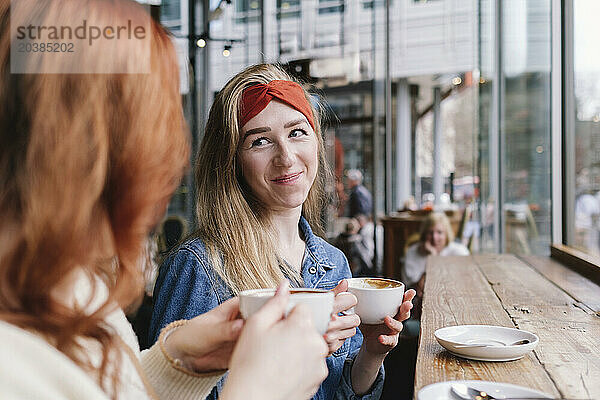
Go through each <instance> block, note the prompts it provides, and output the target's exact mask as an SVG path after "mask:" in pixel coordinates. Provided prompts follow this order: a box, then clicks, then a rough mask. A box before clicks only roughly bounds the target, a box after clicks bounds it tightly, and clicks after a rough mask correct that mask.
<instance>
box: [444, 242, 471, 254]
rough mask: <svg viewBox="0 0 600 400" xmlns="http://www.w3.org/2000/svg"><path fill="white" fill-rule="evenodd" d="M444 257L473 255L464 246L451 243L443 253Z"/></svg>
mask: <svg viewBox="0 0 600 400" xmlns="http://www.w3.org/2000/svg"><path fill="white" fill-rule="evenodd" d="M443 253H444V254H442V255H444V256H468V255H469V254H471V253H470V252H469V249H467V247H466V246H465V245H464V244H462V243H458V242H452V243H450V244H449V245H448V246H447V247H446V248H445V249H444V251H443Z"/></svg>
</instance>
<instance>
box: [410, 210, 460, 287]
mask: <svg viewBox="0 0 600 400" xmlns="http://www.w3.org/2000/svg"><path fill="white" fill-rule="evenodd" d="M469 254H470V253H469V250H468V249H467V248H466V247H465V246H464V245H463V244H461V243H457V242H455V241H454V231H453V230H452V226H451V225H450V221H449V220H448V217H446V214H444V213H431V214H429V215H428V216H427V218H426V219H425V220H424V221H423V223H422V224H421V230H420V233H419V241H418V242H417V243H415V244H413V245H412V246H410V247H409V248H408V250H407V251H406V258H405V260H404V268H402V281H403V282H404V284H405V285H406V287H412V288H415V289H416V290H417V297H418V298H421V297H422V296H423V287H424V285H425V263H426V261H427V257H428V256H467V255H469Z"/></svg>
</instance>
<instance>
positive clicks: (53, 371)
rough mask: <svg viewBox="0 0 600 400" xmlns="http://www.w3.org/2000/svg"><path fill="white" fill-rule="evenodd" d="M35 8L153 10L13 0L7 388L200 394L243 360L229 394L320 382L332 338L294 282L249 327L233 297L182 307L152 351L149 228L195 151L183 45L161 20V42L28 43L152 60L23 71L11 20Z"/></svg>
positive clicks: (4, 11)
mask: <svg viewBox="0 0 600 400" xmlns="http://www.w3.org/2000/svg"><path fill="white" fill-rule="evenodd" d="M32 18H33V22H36V23H40V25H41V26H50V27H52V26H73V25H76V24H79V23H81V21H82V20H83V21H84V22H85V21H87V22H88V23H89V25H90V26H126V25H127V24H128V23H129V24H131V25H133V26H140V25H143V24H145V23H146V22H149V21H151V19H150V16H149V15H148V14H147V13H146V12H145V11H144V9H143V8H142V6H140V5H139V4H137V3H135V2H133V1H120V0H112V1H106V0H87V1H83V0H78V1H62V0H19V1H13V2H9V1H8V0H1V1H0V21H1V22H0V104H2V107H1V108H0V219H1V220H2V223H1V224H0V392H1V394H0V397H2V398H3V399H52V400H65V399H72V400H75V399H86V400H107V399H109V398H112V399H119V400H127V399H131V400H133V399H135V400H138V399H142V400H145V399H150V398H152V399H156V398H157V397H160V398H164V399H178V400H179V399H188V398H194V399H201V398H204V397H205V396H206V395H207V394H208V393H209V392H210V390H211V389H212V387H213V385H214V384H215V383H216V382H217V381H218V380H219V379H220V378H221V377H222V376H223V374H224V371H223V370H224V369H226V368H228V367H229V368H230V373H229V379H228V381H227V384H226V385H225V389H224V392H223V393H224V398H227V399H246V398H256V399H258V398H260V399H263V398H267V399H282V400H283V399H286V400H287V399H289V398H293V399H306V398H307V397H309V396H311V395H312V394H313V393H315V392H316V390H317V388H318V386H319V384H320V383H321V381H322V380H323V379H324V378H325V376H326V372H327V368H326V364H325V357H326V355H327V346H326V344H325V341H324V340H323V338H322V337H320V335H319V334H318V333H317V331H316V330H315V328H314V327H313V326H312V324H311V322H310V315H309V311H308V310H306V309H303V308H298V307H297V308H295V309H294V310H292V313H291V314H290V315H289V316H288V317H287V318H283V315H284V312H285V309H286V305H287V291H286V289H285V287H281V288H280V290H279V292H278V295H276V296H275V297H274V299H273V300H271V301H270V302H269V303H267V305H266V306H265V307H263V309H261V311H260V312H259V313H261V314H262V315H259V316H258V317H257V319H252V318H251V319H249V320H248V321H247V322H246V323H245V327H244V328H243V329H242V326H243V325H244V321H242V320H241V319H238V317H237V315H238V313H239V307H238V300H237V299H232V300H230V301H228V302H225V303H223V304H222V305H221V306H220V307H218V308H215V309H214V310H212V311H211V312H209V313H206V314H204V315H201V316H199V317H197V318H194V319H192V320H189V321H178V322H176V323H175V324H173V325H171V326H170V327H168V328H166V329H165V330H163V333H162V334H161V339H160V340H159V343H157V344H156V345H154V346H153V347H152V348H151V349H149V350H147V351H145V352H143V353H142V354H140V351H139V348H138V344H137V341H136V338H135V335H134V333H133V331H132V329H131V325H129V324H128V323H127V320H126V319H125V315H124V313H123V311H122V309H123V308H125V307H127V306H128V305H130V304H132V302H133V301H134V300H135V299H136V298H137V297H138V296H139V295H140V294H141V293H142V290H143V283H144V282H143V278H142V277H143V271H142V269H141V268H140V264H139V259H140V255H141V254H142V249H143V247H144V242H145V238H146V236H147V235H148V233H149V232H150V230H151V229H152V227H153V226H155V225H156V224H157V223H158V222H159V221H160V219H161V217H162V215H163V214H164V212H165V210H166V206H167V203H168V201H169V198H170V196H171V194H172V193H173V191H174V190H175V188H176V187H177V186H178V184H179V181H180V178H181V176H182V174H183V172H184V170H185V168H186V165H187V160H188V154H189V149H188V140H187V136H188V133H187V132H186V129H185V124H184V119H183V113H182V105H181V95H180V93H179V82H178V79H177V77H178V76H179V68H178V65H177V59H176V55H175V50H174V48H173V44H172V42H171V39H170V38H169V37H168V35H167V33H166V32H165V30H164V29H163V28H161V27H160V26H159V25H158V24H157V23H155V22H152V23H149V24H148V27H149V30H148V31H147V34H148V39H149V40H148V42H146V44H147V45H148V47H146V46H144V43H143V42H142V41H140V40H126V39H124V40H116V39H115V40H111V41H109V42H108V43H107V41H99V42H96V43H94V48H93V49H92V48H91V46H90V48H88V47H86V48H77V51H75V52H73V53H71V54H69V55H67V54H62V53H43V52H42V53H36V55H35V56H33V55H30V54H23V55H22V57H19V59H20V60H21V61H25V62H30V63H32V65H30V66H33V67H36V66H38V67H41V66H44V67H54V70H58V71H62V70H63V68H67V67H68V66H69V65H71V64H77V65H84V66H85V65H87V66H90V65H97V64H98V62H99V61H104V62H106V63H107V64H105V65H108V64H112V65H116V66H117V67H123V66H132V65H137V63H139V62H140V58H143V57H148V58H149V61H150V72H149V73H146V74H134V73H109V72H107V73H99V74H84V73H82V74H68V73H55V74H43V73H29V74H18V73H12V72H11V51H10V50H11V47H12V46H15V47H16V43H15V42H11V40H14V38H15V35H13V34H11V31H10V29H9V27H10V25H13V26H28V25H29V24H30V23H32ZM136 32H137V30H136ZM15 51H16V50H15ZM29 57H34V58H35V59H34V60H33V61H32V59H31V58H29ZM36 61H37V62H36ZM125 70H126V68H125ZM105 72H106V71H105ZM240 331H241V333H240ZM238 340H239V342H240V345H239V346H235V344H236V342H237V341H238ZM282 377H284V379H282Z"/></svg>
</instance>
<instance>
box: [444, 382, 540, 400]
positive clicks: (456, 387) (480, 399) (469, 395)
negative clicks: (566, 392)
mask: <svg viewBox="0 0 600 400" xmlns="http://www.w3.org/2000/svg"><path fill="white" fill-rule="evenodd" d="M450 393H452V395H453V396H454V397H455V398H457V399H460V400H496V399H497V397H493V396H491V395H490V394H489V393H487V392H484V391H483V390H478V389H475V388H472V387H470V386H467V385H464V384H462V383H455V384H453V385H451V386H450ZM502 398H505V399H507V400H508V399H510V400H535V399H539V400H542V399H549V397H530V396H527V397H504V396H502Z"/></svg>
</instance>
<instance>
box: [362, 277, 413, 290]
mask: <svg viewBox="0 0 600 400" xmlns="http://www.w3.org/2000/svg"><path fill="white" fill-rule="evenodd" d="M351 286H352V287H355V288H360V289H391V288H397V287H400V286H401V284H400V283H398V282H394V281H389V280H386V279H374V278H367V279H360V280H355V281H352V283H351Z"/></svg>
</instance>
